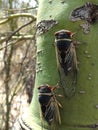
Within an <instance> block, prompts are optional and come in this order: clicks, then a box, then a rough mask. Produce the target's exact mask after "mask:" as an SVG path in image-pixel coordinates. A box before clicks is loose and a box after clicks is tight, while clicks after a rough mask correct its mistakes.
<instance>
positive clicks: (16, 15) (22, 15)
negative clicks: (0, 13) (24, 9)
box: [0, 13, 36, 25]
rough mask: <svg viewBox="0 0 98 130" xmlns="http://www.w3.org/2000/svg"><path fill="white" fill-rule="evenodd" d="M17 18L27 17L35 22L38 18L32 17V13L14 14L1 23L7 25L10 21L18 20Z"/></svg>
mask: <svg viewBox="0 0 98 130" xmlns="http://www.w3.org/2000/svg"><path fill="white" fill-rule="evenodd" d="M17 17H27V18H28V17H30V18H32V20H34V21H35V20H36V16H34V15H31V14H30V13H19V14H18V13H17V14H12V15H10V16H7V17H4V18H5V19H4V20H1V21H0V25H1V24H5V23H7V22H8V21H10V20H11V19H13V18H17Z"/></svg>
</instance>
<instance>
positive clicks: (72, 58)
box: [57, 46, 77, 97]
mask: <svg viewBox="0 0 98 130" xmlns="http://www.w3.org/2000/svg"><path fill="white" fill-rule="evenodd" d="M57 58H58V60H57V62H58V63H57V64H58V70H59V75H60V81H61V85H62V87H63V89H64V94H65V96H67V97H71V96H73V95H74V93H75V91H76V86H77V57H76V52H75V48H74V47H73V46H72V48H70V51H69V54H68V55H67V56H66V57H65V60H66V61H65V63H66V65H65V66H64V67H66V68H64V67H62V65H61V63H60V59H61V57H60V55H59V54H58V53H57ZM66 70H67V73H68V74H66Z"/></svg>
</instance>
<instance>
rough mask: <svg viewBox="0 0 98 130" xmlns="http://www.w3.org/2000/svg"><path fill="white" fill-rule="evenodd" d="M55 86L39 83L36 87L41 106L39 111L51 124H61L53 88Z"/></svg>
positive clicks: (58, 105) (58, 104)
mask: <svg viewBox="0 0 98 130" xmlns="http://www.w3.org/2000/svg"><path fill="white" fill-rule="evenodd" d="M55 88H56V86H54V87H51V86H50V85H48V84H46V85H41V86H39V87H38V92H39V94H38V95H39V97H38V98H39V103H40V106H41V113H42V116H43V118H44V119H45V120H46V121H47V123H48V124H49V125H50V126H51V125H52V124H53V122H55V121H56V122H58V123H59V124H61V117H60V112H59V107H61V105H60V103H59V102H58V101H57V100H56V96H55V94H54V89H55Z"/></svg>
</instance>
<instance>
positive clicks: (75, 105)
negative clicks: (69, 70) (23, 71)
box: [25, 0, 98, 130]
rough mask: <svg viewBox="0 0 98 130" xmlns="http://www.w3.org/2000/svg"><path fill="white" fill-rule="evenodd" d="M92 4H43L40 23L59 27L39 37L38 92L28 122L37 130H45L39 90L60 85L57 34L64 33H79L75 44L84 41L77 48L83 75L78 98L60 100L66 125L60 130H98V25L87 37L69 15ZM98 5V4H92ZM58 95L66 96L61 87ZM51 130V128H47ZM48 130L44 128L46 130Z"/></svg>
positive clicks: (56, 0) (75, 0)
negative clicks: (53, 24) (50, 21)
mask: <svg viewBox="0 0 98 130" xmlns="http://www.w3.org/2000/svg"><path fill="white" fill-rule="evenodd" d="M86 2H88V0H66V1H65V3H63V2H62V1H61V0H52V1H50V2H49V1H48V0H47V1H46V0H40V1H39V10H38V18H37V22H40V21H41V20H49V19H54V20H57V21H58V24H57V25H56V26H54V27H52V28H51V29H50V30H49V31H48V32H46V33H44V34H42V35H41V36H37V67H38V66H39V65H40V69H39V70H38V71H37V72H36V80H35V89H34V96H33V99H32V103H31V106H30V114H28V115H27V116H26V117H25V121H26V123H27V124H28V125H30V126H31V127H32V128H34V130H41V122H42V121H43V120H42V119H41V118H40V105H39V102H38V91H37V87H38V86H39V85H42V84H46V83H47V84H50V85H55V84H56V83H58V82H59V80H60V79H59V74H58V69H57V63H56V54H55V48H54V46H53V43H54V33H55V32H56V31H58V30H60V29H67V30H70V31H72V32H76V35H75V37H74V40H76V41H80V42H81V44H79V45H78V47H77V55H78V61H79V71H78V80H77V88H76V92H75V95H74V96H73V97H71V98H70V99H69V98H67V97H63V99H61V98H59V101H60V102H61V104H62V106H63V109H60V113H61V120H62V123H61V125H60V126H58V128H57V129H59V130H91V129H94V127H95V129H98V128H96V125H97V124H98V107H97V106H98V91H97V89H98V79H97V77H98V71H97V68H98V53H97V52H98V46H97V44H98V43H97V39H98V34H97V30H98V23H96V24H93V25H91V27H90V32H89V33H88V34H85V33H83V30H82V29H81V28H80V23H81V22H83V21H79V22H71V21H70V20H69V15H70V13H71V12H72V10H73V9H75V8H77V7H80V6H81V5H84V4H85V3H86ZM89 2H93V3H95V4H98V0H89ZM57 92H58V93H60V94H63V89H62V87H60V88H59V89H58V90H57ZM45 128H46V130H47V124H45ZM57 129H56V130H57ZM43 130H44V128H43Z"/></svg>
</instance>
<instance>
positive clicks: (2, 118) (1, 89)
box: [0, 0, 38, 130]
mask: <svg viewBox="0 0 98 130" xmlns="http://www.w3.org/2000/svg"><path fill="white" fill-rule="evenodd" d="M37 8H38V2H37V1H31V0H28V1H27V0H24V1H19V0H0V130H10V129H11V128H12V126H13V123H14V121H15V119H16V118H17V116H19V115H20V114H23V112H25V111H26V109H27V108H28V106H29V104H30V102H31V99H32V91H33V87H34V79H35V63H36V40H35V33H36V19H35V20H33V21H32V22H31V23H30V24H28V25H26V24H27V23H28V21H31V17H21V16H19V17H17V18H15V17H13V18H12V19H10V20H9V21H8V22H6V23H3V20H5V19H8V18H10V16H11V15H13V16H14V15H15V14H22V13H25V14H26V15H27V16H28V14H31V15H32V16H33V15H34V16H36V15H37ZM24 25H25V26H24ZM19 28H20V29H19ZM17 29H19V31H16V30H17Z"/></svg>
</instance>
